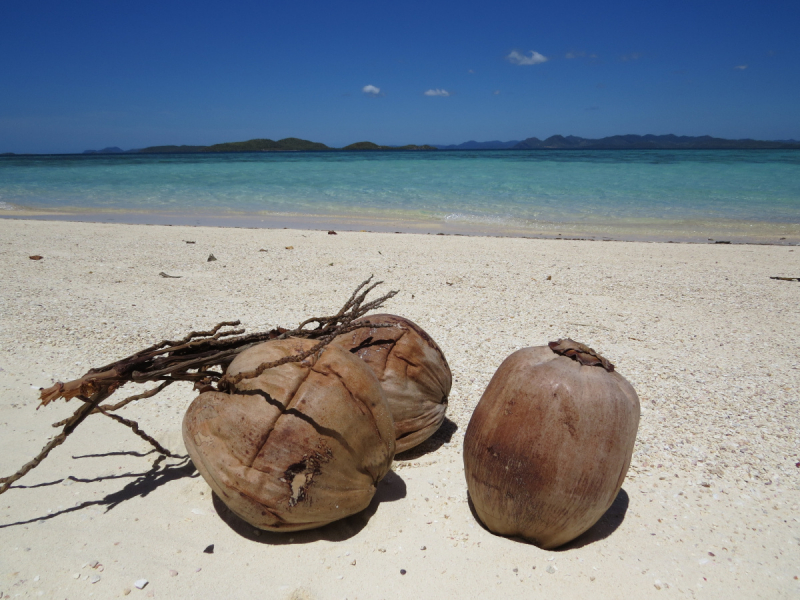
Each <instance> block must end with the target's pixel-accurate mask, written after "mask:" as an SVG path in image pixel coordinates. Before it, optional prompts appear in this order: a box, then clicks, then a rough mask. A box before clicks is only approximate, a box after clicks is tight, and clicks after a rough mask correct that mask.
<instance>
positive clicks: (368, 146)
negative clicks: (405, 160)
mask: <svg viewBox="0 0 800 600" xmlns="http://www.w3.org/2000/svg"><path fill="white" fill-rule="evenodd" d="M342 150H347V151H352V150H436V147H435V146H428V145H424V146H415V145H413V144H409V145H407V146H379V145H378V144H373V143H372V142H356V143H355V144H350V145H349V146H345V147H344V148H342Z"/></svg>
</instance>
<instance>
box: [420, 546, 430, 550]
mask: <svg viewBox="0 0 800 600" xmlns="http://www.w3.org/2000/svg"><path fill="white" fill-rule="evenodd" d="M419 549H420V550H427V549H428V547H427V546H420V548H419Z"/></svg>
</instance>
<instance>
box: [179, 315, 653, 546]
mask: <svg viewBox="0 0 800 600" xmlns="http://www.w3.org/2000/svg"><path fill="white" fill-rule="evenodd" d="M363 321H366V322H369V323H370V324H383V325H392V327H380V328H376V327H364V328H360V329H356V330H354V331H353V332H351V333H348V334H345V335H343V336H340V338H337V339H336V340H334V342H332V343H331V344H329V345H328V346H326V347H325V348H324V349H323V350H322V351H320V352H318V353H316V354H312V355H310V356H308V357H307V358H306V359H305V360H303V361H302V362H292V363H287V364H284V365H281V366H278V367H275V368H272V369H269V370H266V371H264V372H263V373H262V374H261V375H259V376H258V377H255V378H250V379H242V380H241V381H239V382H238V383H236V384H234V385H233V389H231V390H230V393H221V392H206V393H203V394H201V395H200V396H199V397H198V398H197V399H196V400H195V401H194V402H193V403H192V405H191V406H190V407H189V410H188V411H187V413H186V416H185V418H184V424H183V436H184V441H185V443H186V447H187V449H188V451H189V454H190V456H191V458H192V460H193V461H194V464H195V465H196V467H197V469H198V470H199V471H200V473H201V474H202V476H203V477H204V478H205V480H206V481H207V482H208V483H209V485H210V486H211V488H212V489H213V490H214V492H215V493H216V494H217V495H218V496H219V498H220V499H221V500H222V501H223V502H224V503H225V504H226V505H227V506H228V508H230V509H231V510H232V511H233V512H234V513H236V514H237V515H238V516H239V517H241V518H242V519H244V520H245V521H247V522H248V523H250V524H251V525H254V526H255V527H258V528H261V529H267V530H273V531H297V530H301V529H311V528H314V527H319V526H322V525H325V524H327V523H330V522H332V521H335V520H337V519H341V518H344V517H347V516H349V515H352V514H355V513H357V512H359V511H361V510H363V509H364V508H366V507H367V505H368V504H369V502H370V501H371V499H372V497H373V495H374V493H375V490H376V487H377V484H378V482H379V481H380V480H381V478H383V476H384V475H386V473H387V472H388V470H389V467H390V465H391V462H392V459H393V458H394V455H395V453H396V452H401V451H404V450H407V449H409V448H412V447H414V446H416V445H417V444H419V443H421V442H422V441H424V440H425V439H427V438H428V437H430V435H432V434H433V433H434V432H435V431H436V430H437V429H438V428H439V426H440V425H441V423H442V421H443V420H444V415H445V409H446V405H447V396H448V394H449V392H450V386H451V382H452V376H451V373H450V369H449V367H448V365H447V361H446V359H445V357H444V354H443V353H442V351H441V350H440V349H439V347H438V346H437V345H436V343H435V342H433V340H432V339H431V338H430V337H429V336H428V335H427V334H426V333H425V332H424V331H423V330H422V329H421V328H419V327H418V326H417V325H415V324H414V323H412V322H410V321H408V320H406V319H403V318H402V317H396V316H393V315H376V316H373V317H368V318H365V319H363ZM315 344H316V342H313V341H310V340H300V339H290V340H282V341H273V342H267V343H264V344H261V345H258V346H255V347H253V348H250V349H248V350H246V351H245V352H243V353H241V354H240V355H239V356H237V358H236V359H235V360H234V361H233V362H232V363H231V365H230V366H229V367H228V370H227V373H226V375H227V376H228V377H231V378H233V377H235V376H236V375H238V374H241V373H245V372H248V371H252V370H254V369H256V368H257V367H258V366H259V365H261V364H264V363H268V362H273V361H276V360H279V359H281V358H286V357H289V356H295V355H297V354H300V353H303V352H306V351H308V350H309V349H310V348H313V347H314V345H315ZM638 423H639V400H638V397H637V395H636V392H635V391H634V389H633V387H632V386H631V385H630V383H628V382H627V380H625V379H624V378H623V377H622V376H621V375H619V374H618V373H617V372H615V371H614V367H613V365H611V363H609V362H608V361H607V360H606V359H604V358H603V357H602V356H600V355H598V354H597V353H596V352H594V351H593V350H592V349H590V348H588V347H586V346H584V345H582V344H579V343H577V342H574V341H572V340H559V341H558V342H551V343H550V344H549V345H548V346H542V347H535V348H524V349H522V350H519V351H517V352H515V353H514V354H512V355H511V356H509V357H508V358H507V359H506V360H505V361H504V362H503V363H502V364H501V365H500V367H499V368H498V370H497V372H496V373H495V374H494V376H493V377H492V380H491V381H490V383H489V386H488V387H487V389H486V391H485V393H484V394H483V396H482V398H481V400H480V402H479V403H478V405H477V407H476V409H475V411H474V413H473V415H472V418H471V420H470V423H469V426H468V428H467V432H466V435H465V438H464V467H465V473H466V479H467V486H468V489H469V494H470V499H471V501H472V504H473V507H474V509H475V512H476V513H477V516H478V517H479V518H480V520H481V521H482V522H483V523H484V524H485V525H486V527H487V528H488V529H489V530H491V531H493V532H495V533H498V534H501V535H509V536H519V537H523V538H525V539H527V540H529V541H531V542H533V543H534V544H536V545H538V546H540V547H542V548H555V547H557V546H560V545H563V544H565V543H567V542H569V541H571V540H573V539H575V538H576V537H578V536H579V535H581V534H582V533H584V532H585V531H586V530H588V529H589V528H590V527H591V526H592V525H594V524H595V523H596V522H597V521H598V520H599V519H600V517H601V516H602V515H603V514H604V513H605V511H606V510H608V508H609V507H610V506H611V504H612V503H613V501H614V499H615V498H616V496H617V493H618V492H619V490H620V487H621V485H622V481H623V480H624V478H625V474H626V473H627V470H628V466H629V465H630V460H631V455H632V452H633V445H634V443H635V440H636V431H637V429H638Z"/></svg>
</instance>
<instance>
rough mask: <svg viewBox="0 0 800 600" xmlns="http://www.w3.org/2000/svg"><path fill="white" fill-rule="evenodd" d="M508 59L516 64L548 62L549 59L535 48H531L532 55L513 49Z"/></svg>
mask: <svg viewBox="0 0 800 600" xmlns="http://www.w3.org/2000/svg"><path fill="white" fill-rule="evenodd" d="M506 60H507V61H508V62H510V63H511V64H514V65H538V64H541V63H543V62H547V61H548V60H549V59H548V58H547V57H546V56H543V55H541V54H539V53H538V52H535V51H533V50H531V55H530V56H525V55H524V54H520V53H519V52H517V51H516V50H512V51H511V53H510V54H509V55H508V56H506Z"/></svg>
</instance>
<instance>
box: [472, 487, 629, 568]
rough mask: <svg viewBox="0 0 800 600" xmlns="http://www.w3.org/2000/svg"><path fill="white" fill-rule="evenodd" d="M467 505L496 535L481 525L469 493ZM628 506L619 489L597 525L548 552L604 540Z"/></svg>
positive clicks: (614, 528)
mask: <svg viewBox="0 0 800 600" xmlns="http://www.w3.org/2000/svg"><path fill="white" fill-rule="evenodd" d="M467 503H468V504H469V510H470V512H471V513H472V516H473V517H474V518H475V520H476V521H477V522H478V524H479V525H480V526H481V527H482V528H483V529H484V530H485V531H487V532H488V533H491V534H492V535H497V534H496V533H494V532H493V531H491V530H490V529H488V528H487V527H486V525H484V524H483V521H481V520H480V518H479V517H478V513H477V512H475V505H474V504H473V503H472V497H471V496H470V495H469V492H468V493H467ZM629 504H630V498H629V497H628V493H627V492H626V491H625V490H624V489H620V490H619V493H618V494H617V497H616V498H615V499H614V502H612V503H611V506H610V507H609V508H608V510H607V511H606V512H605V513H603V516H602V517H600V519H599V520H598V521H597V523H595V524H594V525H592V526H591V527H590V528H589V529H587V530H586V531H584V532H583V533H582V534H581V535H579V536H578V537H576V538H575V539H574V540H572V541H570V542H567V543H566V544H563V545H562V546H559V547H558V548H551V549H550V550H549V551H550V552H565V551H567V550H576V549H578V548H583V547H584V546H588V545H589V544H593V543H595V542H599V541H600V540H604V539H606V538H607V537H609V536H610V535H611V534H612V533H614V532H615V531H616V530H617V529H618V528H619V526H620V525H622V522H623V521H624V520H625V515H626V513H627V512H628V505H629ZM508 539H510V540H514V541H516V542H520V543H522V544H531V542H529V541H528V540H526V539H524V538H521V537H518V536H508Z"/></svg>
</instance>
